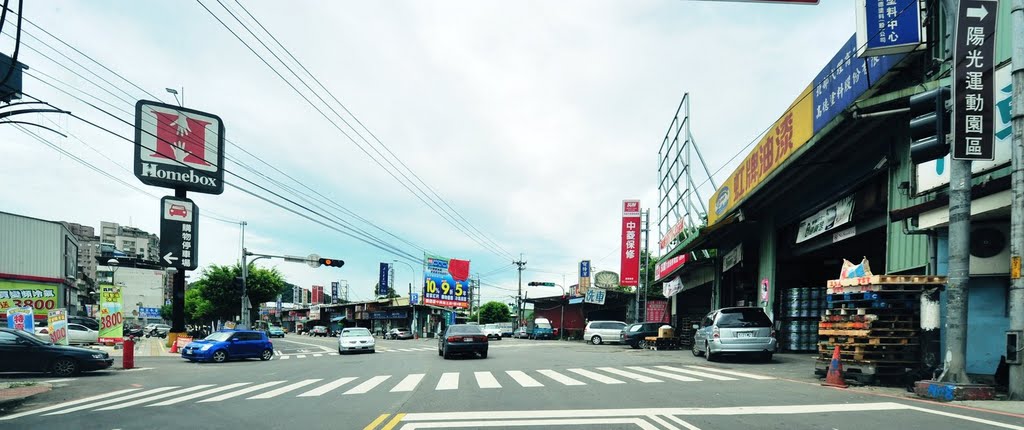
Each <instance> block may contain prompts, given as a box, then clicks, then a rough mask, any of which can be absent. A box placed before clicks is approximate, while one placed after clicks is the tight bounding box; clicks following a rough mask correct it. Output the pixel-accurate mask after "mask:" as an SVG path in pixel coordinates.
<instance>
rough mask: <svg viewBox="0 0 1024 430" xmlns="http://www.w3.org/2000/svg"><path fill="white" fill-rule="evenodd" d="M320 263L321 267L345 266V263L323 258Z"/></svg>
mask: <svg viewBox="0 0 1024 430" xmlns="http://www.w3.org/2000/svg"><path fill="white" fill-rule="evenodd" d="M318 261H319V262H320V265H321V266H330V267H341V266H344V265H345V262H344V261H341V260H335V259H333V258H321V259H320V260H318Z"/></svg>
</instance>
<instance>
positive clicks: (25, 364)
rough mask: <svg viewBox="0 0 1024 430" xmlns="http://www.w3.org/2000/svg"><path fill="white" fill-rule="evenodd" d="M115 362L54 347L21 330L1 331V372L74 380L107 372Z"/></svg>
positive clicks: (105, 356) (97, 352)
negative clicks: (93, 372)
mask: <svg viewBox="0 0 1024 430" xmlns="http://www.w3.org/2000/svg"><path fill="white" fill-rule="evenodd" d="M113 364H114V359H112V358H110V354H107V353H106V352H103V351H100V350H96V349H89V348H79V347H76V346H64V345H54V344H52V343H50V342H48V341H47V342H44V341H41V340H39V339H36V338H35V336H32V334H30V333H28V332H24V331H21V330H12V329H8V328H0V372H50V373H53V374H54V375H56V376H71V375H74V374H76V373H78V372H82V371H90V370H102V369H106V368H108V367H110V366H112V365H113Z"/></svg>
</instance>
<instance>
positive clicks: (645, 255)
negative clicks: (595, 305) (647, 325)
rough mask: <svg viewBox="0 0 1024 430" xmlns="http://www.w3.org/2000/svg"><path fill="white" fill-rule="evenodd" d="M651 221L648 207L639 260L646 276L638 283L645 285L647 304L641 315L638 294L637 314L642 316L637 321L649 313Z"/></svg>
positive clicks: (642, 320)
mask: <svg viewBox="0 0 1024 430" xmlns="http://www.w3.org/2000/svg"><path fill="white" fill-rule="evenodd" d="M650 222H651V210H650V209H647V210H645V211H644V227H643V230H641V232H642V234H643V235H644V247H643V249H642V250H641V251H640V258H639V260H640V269H642V270H643V273H644V276H643V278H642V279H640V280H638V281H637V283H638V284H641V285H643V291H644V293H643V296H644V298H643V300H644V304H645V306H644V308H643V309H644V312H643V315H640V309H641V307H640V301H639V297H640V296H639V295H638V296H637V297H638V299H637V308H636V311H637V315H638V316H640V318H639V321H637V322H644V321H645V320H646V319H647V315H646V314H647V308H646V303H647V288H649V287H650V283H649V282H647V268H648V266H649V265H650V260H651V252H650V251H648V250H647V240H648V239H649V238H650V237H651V233H650V231H649V229H648V228H649V227H650ZM638 273H639V272H638ZM637 289H638V290H639V288H637Z"/></svg>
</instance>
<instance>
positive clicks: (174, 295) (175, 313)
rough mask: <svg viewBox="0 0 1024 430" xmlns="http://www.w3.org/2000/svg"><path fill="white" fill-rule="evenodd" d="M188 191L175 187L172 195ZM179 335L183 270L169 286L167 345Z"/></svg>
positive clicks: (182, 327)
mask: <svg viewBox="0 0 1024 430" xmlns="http://www.w3.org/2000/svg"><path fill="white" fill-rule="evenodd" d="M187 193H188V192H187V191H185V190H184V189H180V188H176V189H175V190H174V197H178V198H181V199H185V198H187V197H188V196H187V195H186V194H187ZM179 335H182V336H184V335H185V270H184V268H182V270H179V271H177V272H176V273H175V274H174V284H173V285H172V286H171V334H168V335H167V339H168V345H170V344H171V343H173V342H174V341H175V340H176V339H177V338H178V336H179Z"/></svg>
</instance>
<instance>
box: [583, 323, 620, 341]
mask: <svg viewBox="0 0 1024 430" xmlns="http://www.w3.org/2000/svg"><path fill="white" fill-rule="evenodd" d="M624 328H626V323H624V322H622V321H591V322H588V323H587V327H586V328H585V329H583V339H585V340H587V341H589V342H590V343H592V344H594V345H600V344H602V343H605V342H608V343H618V342H620V341H621V339H620V336H619V334H620V333H622V329H624Z"/></svg>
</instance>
